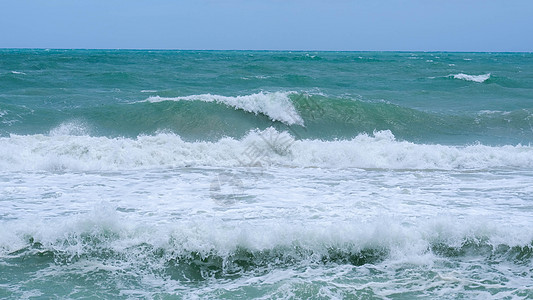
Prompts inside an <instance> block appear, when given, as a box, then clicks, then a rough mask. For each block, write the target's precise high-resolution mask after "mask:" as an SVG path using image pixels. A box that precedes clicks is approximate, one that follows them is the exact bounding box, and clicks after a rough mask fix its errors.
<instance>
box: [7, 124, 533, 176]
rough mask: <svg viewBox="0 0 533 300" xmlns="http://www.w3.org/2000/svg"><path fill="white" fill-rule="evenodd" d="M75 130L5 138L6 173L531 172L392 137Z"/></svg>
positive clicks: (524, 158)
mask: <svg viewBox="0 0 533 300" xmlns="http://www.w3.org/2000/svg"><path fill="white" fill-rule="evenodd" d="M86 131H87V129H86V128H85V127H83V126H81V125H80V124H78V123H76V122H74V123H69V124H65V125H61V126H59V127H58V128H56V129H54V130H52V131H51V134H50V135H28V136H19V135H11V136H10V137H4V138H0V167H1V168H2V169H3V170H12V171H17V170H71V171H72V170H74V171H76V170H77V171H91V170H93V171H97V170H129V169H149V168H173V167H198V166H212V167H222V166H224V167H239V166H240V167H251V166H255V167H257V166H266V165H269V166H287V167H303V168H314V167H321V168H341V169H342V168H364V169H372V168H380V169H409V170H417V169H438V170H453V169H460V170H463V169H487V168H515V169H526V170H530V169H531V168H533V148H532V147H531V146H522V145H516V146H510V145H507V146H499V147H492V146H484V145H470V146H445V145H428V144H414V143H411V142H406V141H397V140H396V139H395V138H394V135H392V133H391V132H390V131H379V132H375V133H374V134H373V135H367V134H361V135H359V136H357V137H355V138H354V139H352V140H344V141H343V140H340V141H321V140H295V139H294V138H293V137H292V136H291V135H290V134H289V133H287V132H278V131H276V130H275V129H273V128H269V129H266V130H265V131H251V132H249V134H248V135H247V136H245V137H244V138H242V139H240V140H237V139H233V138H223V139H221V140H219V141H217V142H185V141H183V140H182V139H181V138H180V137H179V136H177V135H175V134H172V133H159V134H157V135H153V136H139V137H137V138H108V137H91V136H83V135H81V136H73V135H63V134H64V133H69V134H83V133H84V132H86Z"/></svg>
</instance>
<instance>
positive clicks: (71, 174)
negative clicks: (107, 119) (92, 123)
mask: <svg viewBox="0 0 533 300" xmlns="http://www.w3.org/2000/svg"><path fill="white" fill-rule="evenodd" d="M83 128H85V127H84V126H83V124H80V123H78V122H75V121H72V122H69V123H65V124H63V125H61V126H58V127H57V128H56V129H54V130H52V132H51V133H50V134H49V135H30V136H16V135H12V136H10V137H6V138H1V139H0V164H1V167H2V171H1V172H0V199H1V204H2V209H1V210H0V259H2V260H4V261H3V262H2V264H1V265H0V268H2V267H6V268H7V267H9V268H11V267H13V266H18V265H20V266H21V268H28V269H22V270H21V271H17V269H15V271H10V272H12V273H10V274H14V275H17V276H24V278H27V279H24V280H18V279H17V280H12V282H13V284H10V285H9V286H2V288H3V289H4V290H9V291H11V292H12V293H13V295H15V296H17V297H29V296H30V295H36V296H38V295H39V293H41V291H46V294H50V293H53V292H51V291H52V290H50V289H51V288H50V287H49V286H48V284H46V283H47V282H57V281H61V282H65V287H66V288H65V289H66V292H64V294H59V295H63V296H65V297H66V298H68V297H75V296H73V294H72V293H75V292H76V291H75V289H70V288H68V287H70V286H76V284H77V283H76V278H81V280H83V282H84V284H85V285H84V286H85V287H86V288H87V289H88V290H87V291H89V290H90V289H91V284H92V283H91V282H92V281H91V280H93V281H96V283H95V284H96V286H95V287H94V288H95V289H96V290H98V284H100V282H101V277H102V276H106V278H107V279H106V288H108V289H111V290H113V291H120V295H122V296H124V297H145V298H146V297H147V298H150V297H158V296H161V295H165V294H169V295H179V296H182V297H184V298H195V297H199V298H217V297H222V296H224V295H225V296H227V297H233V298H236V297H240V298H246V297H250V295H251V294H253V293H256V294H257V295H262V296H263V297H274V298H276V297H281V298H286V297H291V295H292V296H295V297H300V296H302V295H306V293H308V289H310V288H311V289H314V288H319V291H317V292H316V294H318V295H323V296H324V297H328V298H343V297H348V296H349V295H353V294H358V295H362V294H361V293H363V295H364V291H365V290H366V291H369V292H370V293H371V295H374V296H380V297H391V296H393V295H395V294H396V293H414V294H416V295H421V296H427V297H437V298H443V297H447V296H448V295H450V293H451V294H453V295H460V296H462V297H465V298H491V297H492V298H502V297H518V296H520V295H524V293H527V291H528V290H530V289H531V288H533V284H532V283H531V280H530V277H529V276H528V275H527V274H529V271H530V266H531V260H530V258H527V254H525V255H526V256H525V258H520V255H523V254H517V253H520V251H524V253H527V251H531V247H532V246H531V245H532V244H531V243H532V241H533V231H532V230H531V228H532V227H533V219H532V218H531V211H532V206H531V203H533V197H532V195H533V184H532V182H533V171H532V161H533V155H532V153H533V150H532V149H531V147H529V146H503V147H488V146H483V145H471V146H462V147H453V146H443V145H421V144H414V143H410V142H404V141H397V140H396V139H395V138H394V136H393V135H392V133H391V132H390V131H381V132H375V133H374V134H372V135H366V134H362V135H360V136H358V137H356V138H354V139H353V140H348V141H329V142H327V141H318V140H298V141H297V140H294V139H293V138H292V137H291V136H290V134H288V133H287V132H277V131H275V130H274V129H272V128H270V129H267V130H265V131H252V132H250V133H249V134H248V135H247V136H246V137H244V138H243V139H241V140H236V139H231V138H225V139H222V140H220V141H217V142H194V143H190V142H184V141H183V140H181V139H180V137H179V136H176V135H174V134H163V133H160V134H157V135H154V136H139V137H137V138H135V139H129V138H107V137H91V136H87V135H76V136H75V135H72V134H75V133H80V134H83V133H84V131H83V130H81V129H83ZM32 243H37V244H36V245H37V246H34V248H32V246H31V245H32ZM439 247H443V249H444V250H442V251H451V252H453V251H457V252H458V253H459V254H458V255H447V254H446V252H445V253H440V252H439ZM446 249H450V250H446ZM528 249H529V250H528ZM242 251H246V253H248V254H249V257H251V258H246V257H247V256H245V257H244V259H250V260H251V263H252V266H251V269H249V270H245V269H239V268H241V267H240V266H239V264H238V263H237V261H238V260H239V259H242V258H240V255H242V254H240V253H241V252H242ZM365 251H370V252H369V253H370V255H376V258H375V259H374V260H372V259H371V257H370V258H368V257H365V256H364V255H367V254H364V253H366V252H365ZM513 251H514V252H513ZM517 251H518V252H517ZM48 253H53V255H54V262H53V263H48V262H46V261H45V262H44V263H41V264H39V263H38V262H37V263H35V264H32V261H33V260H35V259H37V260H39V259H41V260H44V258H40V257H41V256H44V257H46V256H47V255H50V254H48ZM361 253H363V254H361ZM361 255H362V256H361ZM352 256H353V257H363V258H362V259H363V260H362V261H363V262H362V263H361V264H362V265H358V264H354V263H353V262H349V261H346V260H347V259H349V258H350V257H352ZM197 257H200V258H203V259H206V260H208V259H209V257H215V261H216V259H219V260H220V265H219V266H218V268H219V270H220V272H222V273H223V274H226V275H222V278H214V277H213V276H214V275H212V274H209V273H208V271H206V270H207V269H206V270H204V271H203V272H204V273H203V275H201V276H202V278H203V279H201V280H200V279H187V277H186V276H192V275H180V274H181V273H179V272H182V271H183V270H184V269H185V270H187V266H188V265H187V263H188V262H190V261H194V260H195V259H196V260H198V258H197ZM336 257H340V258H336ZM32 259H33V260H32ZM343 259H344V260H343ZM11 260H16V261H17V262H16V263H14V264H12V263H11ZM26 262H28V263H26ZM172 262H177V264H178V265H176V266H172ZM254 263H255V264H256V265H253V264H254ZM169 264H170V265H169ZM200 265H201V264H200ZM215 266H217V265H216V264H215ZM31 268H37V269H38V270H36V271H31V270H32V269H31ZM24 270H26V271H24ZM17 272H19V273H17ZM21 272H26V273H21ZM167 272H171V273H170V275H169V273H167ZM172 272H176V273H175V274H174V273H172ZM183 272H186V271H183ZM205 272H207V273H205ZM224 272H226V273H224ZM20 274H22V275H20ZM185 274H188V273H185ZM228 274H229V275H228ZM235 274H237V275H235ZM524 274H526V275H524ZM193 275H194V274H193ZM10 276H11V275H10ZM180 276H181V277H180ZM183 276H185V277H183ZM198 276H200V275H198ZM194 280H197V281H194ZM198 280H199V281H198ZM204 282H205V284H204ZM28 286H31V287H34V289H33V290H27V287H28ZM87 291H85V292H84V293H87ZM113 291H112V292H109V294H104V295H106V296H107V297H109V296H111V295H116V294H114V292H113ZM244 291H248V292H244ZM103 292H105V291H103ZM249 293H251V294H249Z"/></svg>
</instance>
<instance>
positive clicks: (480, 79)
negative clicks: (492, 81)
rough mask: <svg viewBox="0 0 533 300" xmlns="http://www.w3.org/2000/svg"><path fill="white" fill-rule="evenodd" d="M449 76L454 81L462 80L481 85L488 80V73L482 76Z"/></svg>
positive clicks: (462, 74) (460, 74)
mask: <svg viewBox="0 0 533 300" xmlns="http://www.w3.org/2000/svg"><path fill="white" fill-rule="evenodd" d="M449 76H450V77H452V76H453V78H454V79H462V80H466V81H473V82H479V83H482V82H485V81H486V80H488V79H489V78H490V73H487V74H482V75H468V74H464V73H459V74H451V75H449Z"/></svg>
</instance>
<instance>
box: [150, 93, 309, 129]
mask: <svg viewBox="0 0 533 300" xmlns="http://www.w3.org/2000/svg"><path fill="white" fill-rule="evenodd" d="M290 94H292V92H275V93H257V94H251V95H246V96H236V97H227V96H220V95H211V94H203V95H191V96H186V97H172V98H165V97H159V96H153V97H149V98H148V99H146V100H145V101H148V102H162V101H203V102H218V103H222V104H225V105H228V106H231V107H234V108H236V109H242V110H244V111H247V112H252V113H255V114H258V113H261V114H264V115H266V116H268V117H269V118H270V119H271V120H273V121H280V122H283V123H285V124H287V125H293V124H296V125H302V126H303V125H304V121H303V119H302V117H301V116H300V115H299V114H298V111H297V110H296V108H295V107H294V105H293V104H292V102H291V100H290V99H289V95H290Z"/></svg>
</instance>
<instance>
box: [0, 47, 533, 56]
mask: <svg viewBox="0 0 533 300" xmlns="http://www.w3.org/2000/svg"><path fill="white" fill-rule="evenodd" d="M0 50H44V51H52V50H55V51H57V50H102V51H121V50H122V51H206V52H208V51H213V52H214V51H230V52H240V51H242V52H245V51H249V52H253V51H255V52H403V53H408V52H425V53H436V52H438V53H529V54H531V53H533V51H509V50H504V51H501V50H499V51H490V50H483V51H480V50H317V49H179V48H48V47H0Z"/></svg>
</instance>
